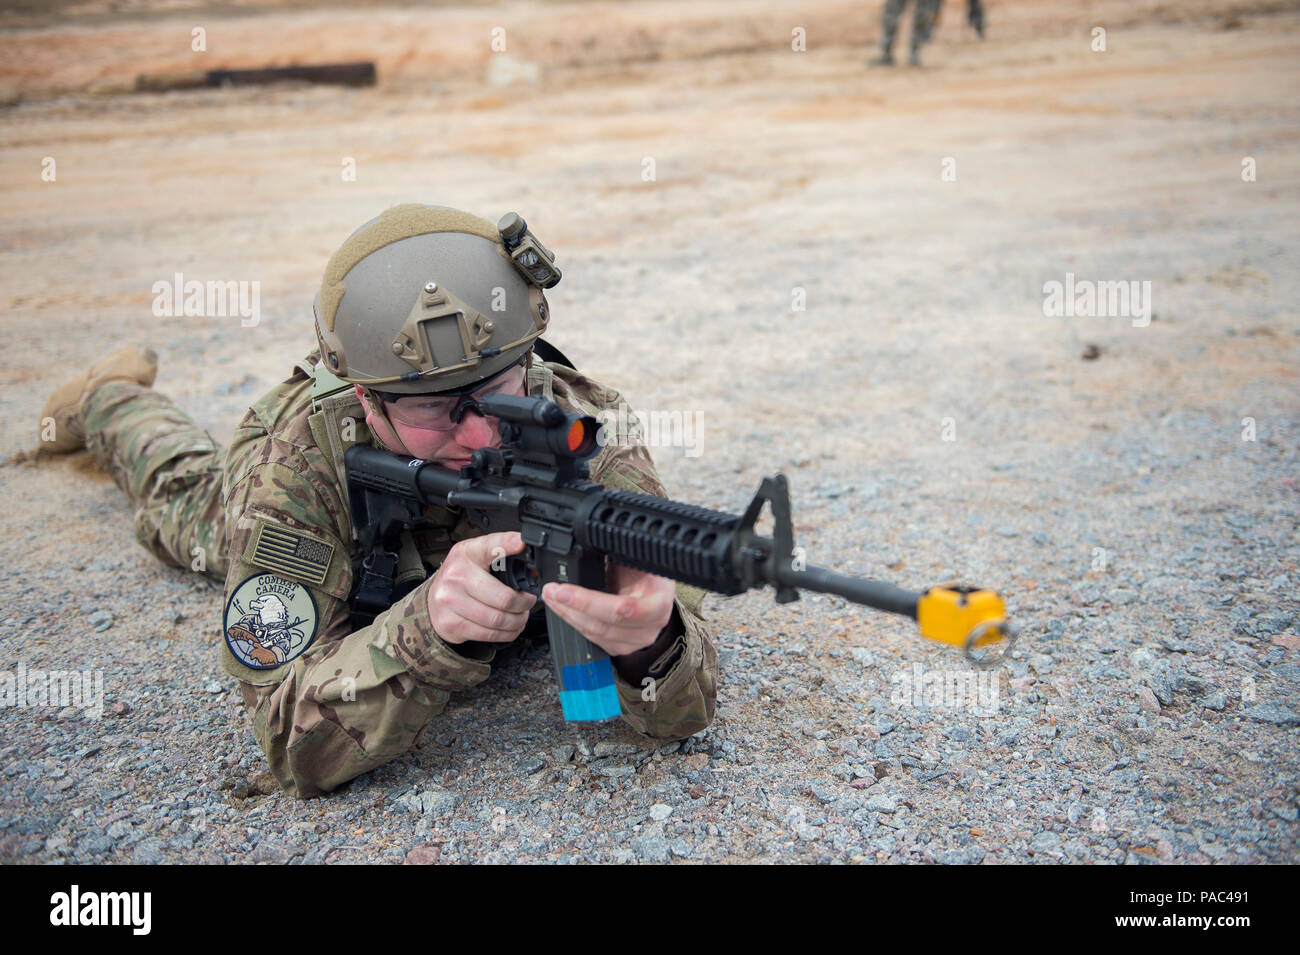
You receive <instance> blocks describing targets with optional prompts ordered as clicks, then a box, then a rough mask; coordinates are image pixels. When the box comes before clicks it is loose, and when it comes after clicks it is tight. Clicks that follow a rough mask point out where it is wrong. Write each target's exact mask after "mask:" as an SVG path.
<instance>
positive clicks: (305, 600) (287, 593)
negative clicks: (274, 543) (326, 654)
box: [222, 574, 319, 670]
mask: <svg viewBox="0 0 1300 955" xmlns="http://www.w3.org/2000/svg"><path fill="white" fill-rule="evenodd" d="M318 623H319V618H318V616H317V613H316V601H315V599H314V598H313V597H312V595H311V591H310V590H308V589H307V588H306V587H304V586H303V585H302V584H300V583H297V582H296V581H292V580H285V579H284V578H283V577H281V576H279V575H278V574H254V575H253V576H252V577H249V578H248V579H246V580H245V581H244V582H243V583H241V584H240V585H239V586H238V587H236V588H235V592H234V593H233V594H231V595H230V602H229V603H228V604H226V618H225V626H224V627H223V628H222V629H223V630H224V632H225V635H226V646H228V647H230V652H231V653H233V654H234V655H235V659H236V660H238V661H239V662H240V663H242V664H244V666H246V667H252V668H253V669H254V670H274V669H275V668H276V667H281V666H284V665H285V664H286V663H288V662H289V661H290V660H292V659H294V658H295V657H297V656H300V655H301V654H302V652H303V651H304V650H306V649H307V648H308V647H309V646H311V644H312V641H313V640H315V639H316V629H317V625H318Z"/></svg>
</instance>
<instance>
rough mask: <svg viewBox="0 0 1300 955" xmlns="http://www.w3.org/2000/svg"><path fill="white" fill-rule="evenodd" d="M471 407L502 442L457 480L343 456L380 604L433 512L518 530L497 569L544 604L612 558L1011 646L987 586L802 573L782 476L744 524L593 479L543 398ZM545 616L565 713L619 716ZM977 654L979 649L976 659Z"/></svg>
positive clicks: (381, 457)
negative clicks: (767, 518) (767, 514)
mask: <svg viewBox="0 0 1300 955" xmlns="http://www.w3.org/2000/svg"><path fill="white" fill-rule="evenodd" d="M477 403H478V406H479V408H480V409H481V410H482V413H483V414H484V415H487V416H489V417H494V418H497V419H498V421H499V422H500V425H499V428H500V433H501V446H500V447H499V448H480V449H479V450H477V451H475V452H474V455H473V457H472V458H471V460H470V464H469V465H468V466H466V467H463V468H461V469H460V471H459V472H454V471H451V470H448V469H446V468H443V467H439V466H438V465H436V464H432V463H430V462H428V461H424V460H421V459H419V458H408V457H404V456H402V455H397V454H391V453H389V452H387V451H381V450H378V449H375V448H372V447H368V446H365V445H354V446H353V447H351V448H349V449H348V450H347V452H346V454H345V455H344V464H345V467H346V470H347V479H348V497H349V503H350V505H351V508H352V516H353V524H354V526H355V527H356V528H357V532H358V537H359V539H360V542H361V544H362V547H363V548H364V549H365V550H366V553H367V557H366V558H365V560H364V561H363V571H362V574H361V579H360V585H359V587H358V593H359V594H362V593H367V594H369V595H370V596H369V598H368V599H369V601H370V603H371V605H372V606H377V605H378V604H381V603H383V600H385V599H389V598H391V595H392V589H393V578H392V566H393V565H395V562H396V553H395V550H396V540H397V538H398V535H400V532H401V530H402V529H404V528H407V527H410V526H412V525H413V524H415V523H416V522H417V521H419V520H420V517H421V514H422V512H423V510H424V508H425V507H427V506H429V505H438V506H439V507H444V508H448V509H451V510H461V511H463V512H464V513H465V514H466V515H468V517H469V518H470V521H471V522H472V523H473V524H475V525H476V526H478V527H480V528H481V529H482V530H483V532H484V533H495V532H499V531H518V532H519V533H520V535H521V536H522V538H523V542H524V545H525V546H524V550H523V552H522V553H521V554H517V555H513V556H504V555H503V560H502V561H499V562H494V565H493V570H492V573H493V574H494V575H495V576H496V577H497V578H498V579H500V580H502V581H503V582H504V583H506V584H507V585H508V586H510V587H513V588H514V589H515V590H521V591H527V592H529V593H532V594H534V595H538V596H540V594H541V590H542V587H543V586H544V585H545V584H546V583H548V582H550V581H558V582H563V583H573V584H577V585H579V586H582V587H587V588H590V589H592V590H604V589H605V562H606V560H610V561H613V562H615V563H618V564H622V565H624V566H627V567H632V568H634V569H637V570H643V571H647V572H649V573H652V574H658V575H659V576H662V577H669V578H672V579H673V580H676V581H680V582H682V583H687V584H691V585H694V586H696V587H702V588H704V589H705V590H710V591H713V592H714V593H718V594H726V595H734V594H739V593H743V592H744V591H746V590H749V589H751V588H754V587H761V586H763V585H765V584H770V585H771V586H772V587H774V588H775V590H776V601H777V603H788V602H789V601H792V600H797V599H799V591H798V588H801V587H802V588H804V589H806V590H812V591H818V592H821V593H830V594H837V595H839V596H841V597H844V598H846V599H847V600H850V601H852V602H854V603H858V604H862V605H864V606H867V607H873V608H875V609H877V610H883V611H886V612H887V613H896V614H901V615H902V616H905V617H911V618H912V619H914V620H916V622H917V624H918V627H919V629H920V632H921V635H922V636H924V637H927V638H929V639H931V640H937V641H940V642H942V643H947V644H951V645H954V646H960V647H963V648H964V650H965V653H966V656H967V658H968V659H969V660H971V662H972V663H974V664H976V665H978V666H987V665H991V664H992V663H994V662H996V661H997V660H1000V659H1001V658H1002V657H1003V656H1005V655H1006V653H1008V652H1009V651H1010V648H1011V645H1012V644H1013V643H1014V642H1015V635H1016V633H1015V628H1014V627H1013V626H1011V625H1010V624H1008V622H1007V620H1006V610H1005V606H1004V604H1003V601H1002V599H1001V598H1000V597H999V596H998V595H997V594H996V593H994V592H992V591H989V590H981V589H975V588H965V587H946V586H945V587H931V588H929V589H928V590H926V591H924V592H916V591H909V590H904V589H902V588H900V587H896V586H894V585H893V584H890V583H886V582H884V581H877V580H866V579H862V578H857V577H849V576H845V575H843V574H838V573H835V572H833V571H830V570H827V569H825V568H821V567H810V566H807V565H806V564H805V563H804V561H803V560H802V557H801V556H797V555H796V551H795V548H794V534H793V529H792V522H791V517H790V491H789V487H788V485H787V483H786V479H785V476H784V475H781V474H778V475H776V476H774V477H765V478H763V480H762V483H761V484H760V485H759V488H758V492H757V493H756V494H755V495H754V499H753V500H752V501H750V503H749V506H748V507H746V508H745V512H744V514H742V515H739V516H737V515H734V514H727V513H725V512H723V511H715V510H710V509H708V508H704V507H697V506H695V505H693V504H684V503H681V502H678V501H671V500H667V499H665V498H660V497H654V496H653V495H649V494H639V493H636V492H632V491H623V490H610V489H607V488H605V487H603V486H601V485H600V484H597V483H595V482H593V481H591V480H589V472H588V460H589V459H590V458H591V457H592V456H593V455H595V454H596V453H597V450H598V444H599V441H598V440H597V437H598V434H599V424H598V423H597V421H596V419H595V418H593V417H591V416H590V415H580V414H573V413H569V412H566V411H564V410H563V409H562V408H561V407H560V406H559V405H557V404H555V403H554V402H553V401H549V400H547V399H545V398H537V397H528V398H525V397H516V396H510V395H491V396H488V397H485V398H481V399H478V402H477ZM764 504H767V505H769V506H770V507H771V511H772V517H773V522H774V529H773V533H772V536H771V537H764V536H761V535H759V534H757V533H756V532H755V530H754V525H755V523H756V522H757V520H758V518H759V515H760V513H761V511H762V509H763V505H764ZM498 564H503V566H498ZM376 595H378V596H376ZM390 603H391V600H390ZM385 606H386V605H385ZM546 618H547V628H548V633H549V637H550V643H551V654H552V656H553V658H554V662H555V670H556V676H557V678H558V680H559V684H560V701H561V705H562V707H563V710H564V718H565V719H566V720H579V721H594V720H602V719H608V718H610V717H614V716H618V715H619V712H620V707H619V701H618V693H617V690H616V688H615V685H614V673H613V667H612V665H611V664H610V660H609V657H608V655H607V654H606V653H605V651H604V650H602V649H601V648H600V647H598V646H596V645H595V644H593V643H591V642H590V641H589V640H587V639H586V637H584V636H583V635H582V634H581V633H579V632H578V631H577V630H576V629H574V628H573V627H571V626H570V625H569V624H568V623H566V622H565V621H564V620H562V619H561V618H560V617H558V616H556V615H555V614H554V613H553V612H552V611H551V609H550V608H549V607H548V608H547V609H546ZM1002 641H1006V642H1005V644H1004V646H1003V649H1002V653H1001V655H999V656H997V657H996V658H994V657H992V656H991V655H990V652H989V651H988V650H987V649H986V648H987V647H989V646H991V645H993V644H997V643H999V642H1002ZM976 649H985V653H984V654H983V655H982V656H980V655H976V654H975V652H974V651H975V650H976Z"/></svg>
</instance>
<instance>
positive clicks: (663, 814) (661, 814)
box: [650, 802, 673, 822]
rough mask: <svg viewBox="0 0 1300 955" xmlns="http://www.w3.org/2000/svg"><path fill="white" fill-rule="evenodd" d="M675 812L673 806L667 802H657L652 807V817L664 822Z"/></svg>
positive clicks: (656, 820)
mask: <svg viewBox="0 0 1300 955" xmlns="http://www.w3.org/2000/svg"><path fill="white" fill-rule="evenodd" d="M672 814H673V807H672V806H670V805H668V804H667V803H662V802H657V803H655V804H654V805H653V806H651V807H650V818H651V819H653V820H654V821H655V822H663V821H664V820H665V819H667V818H668V817H669V816H671V815H672Z"/></svg>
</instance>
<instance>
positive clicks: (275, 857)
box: [248, 842, 289, 865]
mask: <svg viewBox="0 0 1300 955" xmlns="http://www.w3.org/2000/svg"><path fill="white" fill-rule="evenodd" d="M248 861H249V862H252V863H255V864H261V865H284V864H285V863H286V862H288V861H289V853H288V852H287V851H286V850H284V849H282V848H281V847H280V846H273V845H268V844H267V843H265V842H263V843H262V844H261V845H259V846H258V847H257V848H256V849H254V850H253V851H252V852H250V853H249V854H248Z"/></svg>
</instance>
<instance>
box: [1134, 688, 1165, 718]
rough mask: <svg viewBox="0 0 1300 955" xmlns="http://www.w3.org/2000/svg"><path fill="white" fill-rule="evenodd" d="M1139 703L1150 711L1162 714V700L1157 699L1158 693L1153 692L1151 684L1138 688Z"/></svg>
mask: <svg viewBox="0 0 1300 955" xmlns="http://www.w3.org/2000/svg"><path fill="white" fill-rule="evenodd" d="M1138 705H1140V706H1141V707H1142V709H1144V710H1146V712H1148V713H1154V714H1156V715H1157V716H1159V715H1160V701H1159V700H1157V699H1156V695H1155V694H1154V693H1152V692H1151V687H1149V686H1144V687H1142V689H1140V690H1138Z"/></svg>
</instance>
